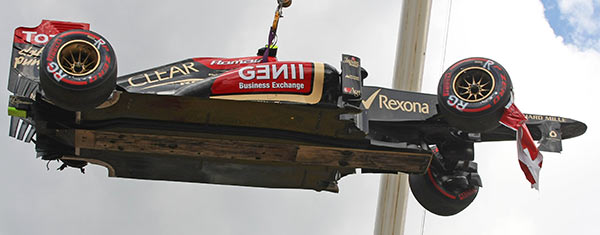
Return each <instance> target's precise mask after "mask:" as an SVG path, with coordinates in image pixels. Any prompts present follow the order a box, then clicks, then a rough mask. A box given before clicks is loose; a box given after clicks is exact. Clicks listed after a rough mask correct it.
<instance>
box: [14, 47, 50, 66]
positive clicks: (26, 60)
mask: <svg viewBox="0 0 600 235" xmlns="http://www.w3.org/2000/svg"><path fill="white" fill-rule="evenodd" d="M42 50H43V48H38V47H34V46H27V47H26V48H24V49H21V50H19V52H18V53H17V54H18V55H19V56H17V57H15V58H14V61H13V67H14V68H17V66H19V65H21V66H35V67H37V66H39V65H40V59H39V58H40V55H41V54H42Z"/></svg>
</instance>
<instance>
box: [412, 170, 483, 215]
mask: <svg viewBox="0 0 600 235" xmlns="http://www.w3.org/2000/svg"><path fill="white" fill-rule="evenodd" d="M409 183H410V191H411V192H412V193H413V195H414V196H415V199H417V201H418V202H419V204H421V206H423V207H424V208H425V209H427V211H429V212H431V213H434V214H436V215H441V216H450V215H455V214H457V213H459V212H461V211H463V210H464V209H465V208H467V207H468V206H469V205H471V202H473V200H475V197H476V196H477V193H478V192H479V187H478V186H471V187H470V188H468V189H463V190H459V191H457V190H449V189H448V188H446V187H444V186H443V184H440V182H439V181H438V179H436V177H435V176H434V173H432V171H431V169H427V172H426V173H425V174H423V175H419V174H410V175H409Z"/></svg>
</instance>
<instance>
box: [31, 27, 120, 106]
mask: <svg viewBox="0 0 600 235" xmlns="http://www.w3.org/2000/svg"><path fill="white" fill-rule="evenodd" d="M39 71H40V86H41V88H42V91H43V95H44V97H45V98H47V99H48V100H49V101H50V102H52V103H54V104H55V105H57V106H58V107H61V108H64V109H66V110H70V111H84V110H91V109H93V108H95V107H96V106H98V105H100V104H102V103H103V102H104V101H105V100H106V99H107V98H108V97H109V96H110V95H111V94H112V91H113V90H114V89H115V86H116V81H117V58H116V56H115V52H114V50H113V48H112V46H111V45H110V44H109V43H108V41H107V40H106V39H104V38H103V37H102V36H100V35H99V34H97V33H94V32H91V31H87V30H69V31H65V32H63V33H60V34H58V35H56V36H55V37H54V38H52V40H50V41H49V42H48V44H47V45H46V46H45V49H44V51H43V53H42V56H41V58H40V69H39Z"/></svg>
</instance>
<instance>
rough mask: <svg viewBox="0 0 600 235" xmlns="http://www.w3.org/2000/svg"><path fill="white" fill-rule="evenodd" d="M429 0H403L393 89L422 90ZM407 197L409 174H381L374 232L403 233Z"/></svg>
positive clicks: (429, 9)
mask: <svg viewBox="0 0 600 235" xmlns="http://www.w3.org/2000/svg"><path fill="white" fill-rule="evenodd" d="M430 13H431V0H404V1H403V3H402V14H401V19H400V30H399V32H398V43H397V49H396V65H395V68H394V81H393V83H392V84H393V88H394V89H398V90H406V91H421V82H422V80H423V66H424V63H425V49H426V45H427V31H428V29H429V16H430ZM407 199H408V175H407V174H403V173H400V174H398V175H383V176H382V177H381V183H380V185H379V201H378V203H377V217H376V219H375V234H385V235H388V234H394V235H402V234H404V222H405V219H404V217H405V216H406V202H407Z"/></svg>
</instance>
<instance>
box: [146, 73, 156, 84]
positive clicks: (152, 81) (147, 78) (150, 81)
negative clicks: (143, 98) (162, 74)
mask: <svg viewBox="0 0 600 235" xmlns="http://www.w3.org/2000/svg"><path fill="white" fill-rule="evenodd" d="M144 77H146V81H148V83H155V82H158V80H150V76H148V74H144Z"/></svg>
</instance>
